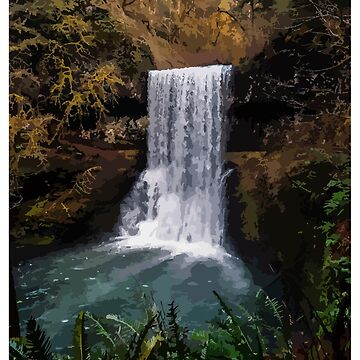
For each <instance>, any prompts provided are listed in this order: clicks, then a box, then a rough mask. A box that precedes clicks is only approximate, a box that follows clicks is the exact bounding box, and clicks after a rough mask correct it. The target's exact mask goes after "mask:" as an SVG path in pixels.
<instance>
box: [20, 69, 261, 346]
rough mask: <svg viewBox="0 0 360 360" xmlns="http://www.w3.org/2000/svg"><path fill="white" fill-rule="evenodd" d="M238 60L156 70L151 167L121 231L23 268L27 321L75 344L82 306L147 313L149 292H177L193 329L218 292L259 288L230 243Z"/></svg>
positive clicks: (168, 296) (128, 205)
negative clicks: (228, 159) (231, 119)
mask: <svg viewBox="0 0 360 360" xmlns="http://www.w3.org/2000/svg"><path fill="white" fill-rule="evenodd" d="M230 77H231V67H230V66H220V65H219V66H209V67H201V68H186V69H174V70H165V71H151V72H150V74H149V88H148V98H149V100H148V101H149V115H150V125H149V129H148V167H147V169H146V170H145V171H144V173H143V174H141V176H140V177H139V180H138V182H137V183H136V184H135V186H134V188H133V190H132V191H131V192H130V194H129V195H128V197H127V198H126V199H124V201H123V202H122V204H120V207H121V214H120V226H119V234H118V236H115V237H114V238H111V239H107V240H106V241H103V242H101V243H100V244H96V245H94V244H92V245H89V244H88V245H79V246H77V247H74V248H72V249H68V250H63V251H59V252H56V253H54V254H50V255H48V256H46V257H42V258H36V259H33V260H32V261H31V262H26V263H24V264H22V265H21V266H19V268H18V272H17V274H16V282H17V297H18V307H19V314H20V318H21V325H22V329H24V326H25V322H26V320H27V319H28V318H29V317H30V316H34V317H35V318H37V319H38V321H39V323H40V325H41V326H42V327H43V328H44V329H45V330H46V332H47V334H48V335H49V336H50V337H51V339H52V344H53V347H54V349H56V350H59V351H70V350H69V349H67V348H66V347H67V346H69V345H70V344H72V337H73V335H72V329H73V325H74V322H75V319H76V317H77V314H78V312H79V311H80V310H87V311H90V312H93V313H94V314H96V315H98V316H105V315H107V314H111V313H112V314H119V315H120V316H121V317H122V318H124V319H132V321H133V320H134V319H138V320H139V319H142V318H143V317H144V316H145V313H144V296H143V295H142V292H144V293H145V294H147V298H149V296H152V297H153V299H154V301H155V302H156V303H157V304H158V305H159V304H160V303H161V302H162V303H163V304H164V305H165V308H166V304H168V303H169V302H170V301H171V300H175V303H176V305H178V306H179V316H180V318H181V321H183V323H184V324H186V326H187V327H188V328H190V329H191V328H195V327H204V326H206V321H209V320H211V318H213V317H214V316H215V315H217V314H218V309H219V304H218V302H217V300H216V298H215V297H214V295H213V293H212V291H213V290H216V291H217V292H219V293H220V294H221V295H222V296H223V297H224V298H226V299H228V301H229V302H230V303H232V304H236V303H239V302H241V303H243V304H244V303H245V302H246V301H247V298H248V297H249V296H250V294H253V293H254V292H255V291H256V290H257V287H256V286H254V284H253V283H252V280H251V276H250V273H249V272H248V271H247V269H246V268H245V267H244V265H243V263H242V262H241V260H240V259H238V258H237V257H235V256H232V255H231V254H229V253H228V252H227V251H226V250H225V248H224V242H225V240H226V239H225V234H226V232H225V225H224V216H225V214H224V210H225V199H224V190H225V183H226V173H225V172H224V151H225V141H226V138H225V134H226V132H225V128H226V116H225V110H226V106H227V101H228V94H229V82H230Z"/></svg>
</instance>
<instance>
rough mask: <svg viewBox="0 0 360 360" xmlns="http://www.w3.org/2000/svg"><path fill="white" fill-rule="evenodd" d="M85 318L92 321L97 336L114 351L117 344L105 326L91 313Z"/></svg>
mask: <svg viewBox="0 0 360 360" xmlns="http://www.w3.org/2000/svg"><path fill="white" fill-rule="evenodd" d="M85 316H86V317H87V318H88V319H89V320H91V321H92V324H93V327H94V329H95V332H96V334H97V335H99V336H101V337H102V339H103V340H104V343H105V345H106V346H107V347H108V348H109V349H113V348H114V347H115V342H114V340H113V339H112V338H111V336H110V334H109V332H108V331H107V330H106V329H105V328H104V326H103V325H102V324H101V323H100V321H99V320H98V319H96V318H95V317H94V316H93V315H92V314H90V313H89V312H86V313H85Z"/></svg>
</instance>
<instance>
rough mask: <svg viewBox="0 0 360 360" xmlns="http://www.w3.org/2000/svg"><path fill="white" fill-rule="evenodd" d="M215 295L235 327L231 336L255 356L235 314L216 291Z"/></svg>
mask: <svg viewBox="0 0 360 360" xmlns="http://www.w3.org/2000/svg"><path fill="white" fill-rule="evenodd" d="M213 293H214V295H215V296H216V297H217V299H218V300H219V303H220V306H221V308H222V310H223V311H224V313H225V314H226V315H227V316H228V318H229V319H230V320H231V323H232V325H234V326H233V328H234V331H228V332H229V333H230V335H231V336H232V337H233V338H234V340H236V341H237V342H240V343H243V344H245V345H246V346H247V348H248V350H249V352H250V353H251V354H253V355H255V353H254V351H253V349H252V347H251V345H250V342H249V340H248V338H247V336H246V335H245V334H244V332H243V330H242V328H241V326H240V324H239V322H238V320H237V319H236V317H235V316H234V314H233V312H232V310H231V309H230V307H229V306H228V305H227V304H226V303H225V301H224V300H223V299H222V298H221V296H220V295H219V294H218V293H217V292H216V291H215V290H214V291H213Z"/></svg>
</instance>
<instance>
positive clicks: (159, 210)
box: [121, 65, 231, 245]
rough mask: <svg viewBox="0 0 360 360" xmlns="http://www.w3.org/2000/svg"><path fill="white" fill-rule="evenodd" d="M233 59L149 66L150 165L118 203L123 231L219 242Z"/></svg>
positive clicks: (159, 237)
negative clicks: (178, 66) (158, 67)
mask: <svg viewBox="0 0 360 360" xmlns="http://www.w3.org/2000/svg"><path fill="white" fill-rule="evenodd" d="M230 78H231V66H225V65H214V66H207V67H192V68H184V69H171V70H161V71H157V70H156V71H150V72H149V78H148V110H149V116H150V124H149V128H148V165H147V169H146V170H145V171H144V172H143V174H142V175H141V177H140V179H139V181H138V182H137V184H136V186H135V189H134V190H133V192H132V194H131V196H130V197H129V198H128V199H127V200H126V201H125V202H124V204H123V205H122V209H121V222H122V225H121V235H122V236H123V237H129V236H134V235H135V236H136V237H140V238H143V239H146V241H151V240H152V239H153V240H156V241H159V240H161V241H162V240H164V241H178V242H182V243H184V242H190V243H193V242H202V243H204V242H205V243H208V244H212V245H222V243H223V237H224V208H225V204H224V183H225V181H224V177H226V174H225V172H224V152H225V145H226V144H225V142H226V127H227V124H226V115H225V113H226V109H227V106H228V100H229V93H230V89H229V83H230Z"/></svg>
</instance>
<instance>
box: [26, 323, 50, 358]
mask: <svg viewBox="0 0 360 360" xmlns="http://www.w3.org/2000/svg"><path fill="white" fill-rule="evenodd" d="M25 347H26V350H27V355H28V356H29V358H32V359H36V360H49V359H50V358H51V351H50V347H51V345H50V339H49V338H48V337H47V336H46V335H45V332H44V331H42V330H41V328H40V326H39V325H38V324H37V322H36V320H35V319H34V318H33V317H31V318H30V319H29V320H28V321H27V323H26V340H25Z"/></svg>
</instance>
